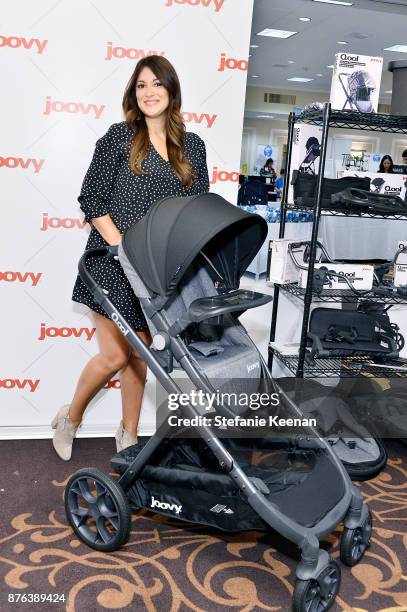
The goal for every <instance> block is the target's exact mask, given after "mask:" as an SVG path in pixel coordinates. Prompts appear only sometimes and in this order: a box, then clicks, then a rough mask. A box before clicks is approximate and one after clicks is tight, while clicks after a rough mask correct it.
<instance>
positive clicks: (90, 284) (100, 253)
mask: <svg viewBox="0 0 407 612" xmlns="http://www.w3.org/2000/svg"><path fill="white" fill-rule="evenodd" d="M118 251H119V247H118V245H114V246H103V247H96V248H93V249H88V250H87V251H85V252H84V254H83V255H82V257H81V258H80V260H79V264H78V271H79V276H80V278H81V280H82V281H83V282H84V283H85V285H86V286H87V288H88V289H89V291H90V292H91V293H92V295H94V294H95V292H96V291H97V290H98V289H100V287H99V285H98V284H97V282H96V281H95V279H94V278H93V276H92V275H91V273H90V272H89V270H88V267H87V265H86V263H87V261H88V260H89V259H92V258H93V257H108V258H109V259H113V258H114V257H117V254H118Z"/></svg>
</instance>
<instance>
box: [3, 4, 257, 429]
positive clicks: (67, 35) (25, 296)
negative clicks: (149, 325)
mask: <svg viewBox="0 0 407 612" xmlns="http://www.w3.org/2000/svg"><path fill="white" fill-rule="evenodd" d="M252 5H253V0H240V2H239V3H238V6H237V5H236V2H232V0H200V1H199V0H194V1H193V0H148V1H147V0H139V1H138V2H133V1H131V0H123V2H121V3H120V5H118V4H117V3H114V2H109V1H108V0H97V1H96V2H91V3H83V2H80V1H79V0H62V1H60V2H56V3H49V2H46V3H44V2H40V1H39V0H34V1H32V2H29V1H28V0H19V1H17V2H15V3H14V4H8V5H7V9H5V10H4V11H3V19H2V26H1V28H2V29H1V32H0V62H1V70H2V75H3V95H2V103H3V111H2V114H1V134H2V144H1V151H0V180H1V193H2V203H3V206H2V211H3V233H2V241H1V264H0V265H1V269H0V292H1V316H2V321H3V325H2V346H3V351H2V354H1V357H0V359H1V361H0V398H1V421H0V437H3V438H6V437H49V436H50V435H51V428H50V425H49V424H50V421H51V419H52V417H53V416H54V414H55V413H56V411H57V409H58V408H59V407H60V406H61V405H62V404H66V403H69V402H70V401H71V398H72V396H73V393H74V390H75V386H76V383H77V380H78V378H79V375H80V373H81V371H82V369H83V367H84V366H85V365H86V363H87V362H88V360H89V359H90V358H91V357H92V356H93V355H95V354H96V353H97V351H98V346H97V340H96V338H95V329H94V328H93V325H92V320H91V319H90V317H89V316H88V309H87V308H86V307H82V306H80V305H78V304H74V303H73V302H72V301H71V294H72V288H73V285H74V281H75V278H76V274H77V264H78V260H79V258H80V256H81V254H82V253H83V250H84V246H85V243H86V240H87V237H88V233H89V227H87V225H86V224H85V223H84V221H83V215H82V213H81V211H80V209H79V204H78V202H77V197H78V195H79V192H80V189H81V184H82V181H83V178H84V175H85V172H86V170H87V168H88V166H89V163H90V161H91V158H92V155H93V151H94V147H95V142H96V141H97V140H98V139H99V138H100V137H101V136H103V134H105V133H106V131H107V129H108V128H109V126H110V125H111V124H112V123H116V122H119V121H122V120H123V116H122V112H121V101H122V97H123V92H124V89H125V87H126V84H127V82H128V80H129V78H130V76H131V74H132V72H133V70H134V67H135V65H136V63H137V61H138V60H139V59H140V58H142V57H145V56H146V55H152V54H158V55H163V56H165V57H166V58H168V59H169V60H170V62H172V63H173V65H174V67H175V69H176V70H177V73H178V75H179V78H180V82H181V88H182V97H183V106H182V111H183V117H184V121H185V123H186V127H187V130H188V131H192V132H196V133H197V134H199V135H200V136H201V137H202V138H203V140H204V141H205V143H206V149H207V160H208V168H209V176H210V182H211V191H214V192H216V193H219V194H221V195H222V196H224V197H225V198H226V199H228V200H230V201H231V202H236V199H237V186H238V181H239V163H240V150H241V135H242V126H243V113H244V101H245V91H246V77H247V68H248V50H249V41H250V29H251V17H252V8H253V7H252ZM154 404H155V381H154V379H153V376H152V375H151V374H150V373H149V375H148V382H147V387H146V394H145V401H144V405H143V410H142V421H141V430H140V433H141V434H149V433H152V431H153V429H154V426H155V414H154ZM120 413H121V398H120V379H119V376H118V375H116V376H114V377H113V379H112V380H111V381H110V382H109V383H107V385H106V386H105V389H104V390H103V391H102V392H100V393H99V394H98V395H97V397H96V398H95V399H94V400H93V401H92V402H91V404H90V406H89V407H88V409H87V411H86V413H85V420H84V424H83V427H82V428H81V430H80V435H86V436H89V435H95V436H97V435H103V434H107V435H110V434H112V433H113V432H114V431H115V430H116V428H117V426H118V423H119V421H120Z"/></svg>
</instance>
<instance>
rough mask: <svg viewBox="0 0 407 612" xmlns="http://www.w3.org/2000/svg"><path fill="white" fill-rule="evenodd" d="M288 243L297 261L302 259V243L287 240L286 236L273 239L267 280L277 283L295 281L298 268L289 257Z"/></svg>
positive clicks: (285, 283)
mask: <svg viewBox="0 0 407 612" xmlns="http://www.w3.org/2000/svg"><path fill="white" fill-rule="evenodd" d="M290 245H291V248H292V250H293V251H294V254H295V258H296V259H297V261H302V259H303V256H304V249H305V246H304V244H303V243H297V242H296V241H295V240H289V239H288V238H278V239H276V240H273V244H272V247H271V258H270V269H269V274H268V278H267V280H268V282H270V283H278V284H279V285H287V284H288V283H295V282H297V280H298V268H297V267H296V266H295V264H294V262H293V260H292V259H291V257H290V253H289V251H288V247H289V246H290ZM296 245H297V246H296Z"/></svg>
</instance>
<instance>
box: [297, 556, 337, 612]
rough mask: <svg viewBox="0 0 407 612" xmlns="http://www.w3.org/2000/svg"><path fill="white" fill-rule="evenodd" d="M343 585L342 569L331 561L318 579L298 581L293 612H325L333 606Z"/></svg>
mask: <svg viewBox="0 0 407 612" xmlns="http://www.w3.org/2000/svg"><path fill="white" fill-rule="evenodd" d="M340 584H341V568H340V567H339V565H338V563H337V562H336V561H335V560H334V559H331V560H330V562H329V565H327V567H326V568H325V569H323V570H322V571H321V572H320V574H319V575H318V576H317V578H311V579H310V580H296V582H295V586H294V592H293V602H292V612H310V611H314V610H315V611H318V612H325V610H329V608H330V607H331V606H332V605H333V603H334V601H335V597H336V596H337V594H338V591H339V587H340Z"/></svg>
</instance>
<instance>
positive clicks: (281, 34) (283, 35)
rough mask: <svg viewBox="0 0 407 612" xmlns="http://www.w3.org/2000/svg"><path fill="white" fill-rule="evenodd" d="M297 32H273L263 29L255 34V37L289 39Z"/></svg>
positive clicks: (270, 29) (269, 29)
mask: <svg viewBox="0 0 407 612" xmlns="http://www.w3.org/2000/svg"><path fill="white" fill-rule="evenodd" d="M294 34H298V32H290V31H289V30H273V29H272V28H265V30H262V31H261V32H257V36H271V38H291V36H294Z"/></svg>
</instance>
